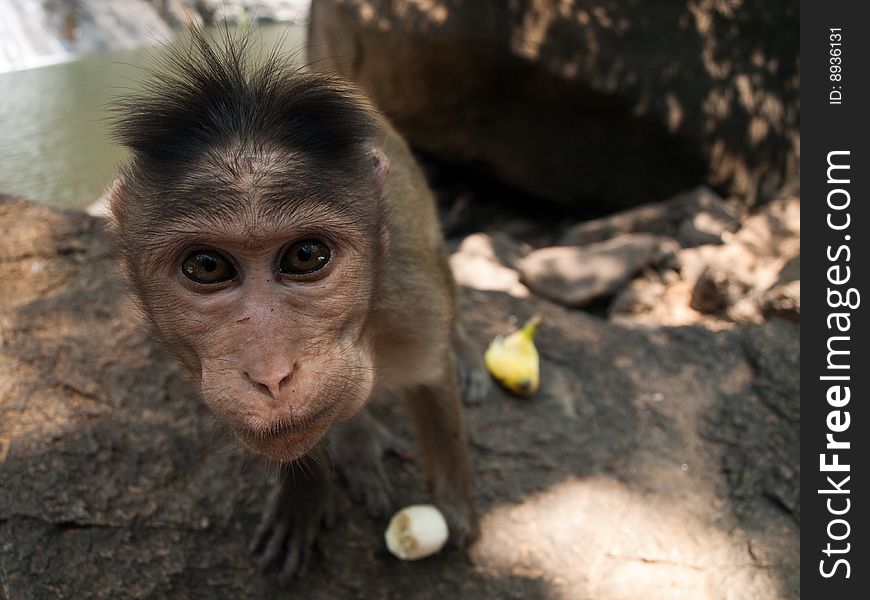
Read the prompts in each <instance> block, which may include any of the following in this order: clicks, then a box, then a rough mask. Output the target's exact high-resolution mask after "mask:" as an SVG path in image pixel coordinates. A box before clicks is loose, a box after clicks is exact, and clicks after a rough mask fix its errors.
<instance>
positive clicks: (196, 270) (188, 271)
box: [181, 250, 238, 284]
mask: <svg viewBox="0 0 870 600" xmlns="http://www.w3.org/2000/svg"><path fill="white" fill-rule="evenodd" d="M181 272H182V273H184V275H185V276H186V277H187V278H188V279H190V280H191V281H195V282H196V283H206V284H209V283H223V282H225V281H230V280H231V279H235V278H236V275H238V273H237V272H236V268H235V267H234V266H233V263H231V262H230V261H229V259H227V257H225V256H224V255H223V254H221V253H220V252H217V251H215V250H194V251H193V252H191V253H190V254H188V255H187V258H185V259H184V262H183V263H181Z"/></svg>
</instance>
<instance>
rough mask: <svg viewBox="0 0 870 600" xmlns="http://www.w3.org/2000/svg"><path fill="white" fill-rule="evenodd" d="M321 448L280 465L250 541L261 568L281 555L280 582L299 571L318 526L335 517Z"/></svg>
mask: <svg viewBox="0 0 870 600" xmlns="http://www.w3.org/2000/svg"><path fill="white" fill-rule="evenodd" d="M328 464H329V463H328V460H327V458H326V456H325V453H324V452H323V450H322V449H321V448H317V449H315V450H314V451H312V452H311V453H310V454H309V455H307V456H304V457H303V458H301V459H299V460H298V461H296V462H294V463H290V464H285V465H281V467H280V472H279V477H278V483H277V484H276V485H275V489H274V490H273V492H272V494H271V496H270V497H269V501H268V505H267V509H266V512H265V513H264V514H263V518H262V520H261V521H260V525H259V526H258V527H257V531H256V533H255V534H254V539H253V541H252V542H251V552H253V553H258V552H261V554H260V558H259V559H258V561H257V564H258V567H259V568H260V570H261V571H264V570H266V569H267V568H268V567H269V565H271V564H272V563H273V562H275V561H276V560H279V559H281V558H282V557H283V563H282V565H281V572H280V574H279V575H278V581H279V583H280V584H281V585H282V586H286V585H288V584H289V583H290V580H291V579H292V578H293V577H294V576H296V575H299V574H301V573H302V572H303V571H304V570H305V568H306V566H307V564H308V561H309V559H310V556H311V551H312V549H313V545H314V540H315V539H316V538H317V534H318V533H319V532H320V529H321V527H323V526H324V525H326V526H327V527H329V526H331V525H332V522H333V521H334V519H335V503H334V498H333V484H332V481H331V473H330V470H329V468H328Z"/></svg>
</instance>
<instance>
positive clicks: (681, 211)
mask: <svg viewBox="0 0 870 600" xmlns="http://www.w3.org/2000/svg"><path fill="white" fill-rule="evenodd" d="M696 221H697V222H696ZM739 227H740V220H739V219H738V216H737V214H736V212H735V211H734V210H733V209H731V208H730V207H729V206H728V205H727V204H726V203H725V202H724V201H723V200H722V198H720V197H719V195H718V194H716V192H714V191H713V190H711V189H710V188H708V187H707V186H700V187H697V188H694V189H691V190H688V191H686V192H682V193H680V194H677V195H676V196H674V197H673V198H671V199H670V200H668V201H666V202H655V203H650V204H645V205H643V206H638V207H635V208H631V209H628V210H623V211H620V212H617V213H614V214H612V215H608V216H606V217H601V218H599V219H592V220H587V221H583V222H581V223H578V224H577V225H574V226H573V227H571V228H569V229H568V231H566V232H565V233H564V234H563V235H562V238H561V241H560V243H561V244H562V245H565V246H574V245H576V246H583V245H585V244H591V243H594V242H603V241H604V240H608V239H610V238H613V237H616V236H618V235H624V234H627V233H654V234H657V235H667V236H671V237H676V238H677V239H678V240H680V241H681V245H682V246H683V247H689V246H699V245H701V244H703V243H719V242H721V236H722V235H723V234H724V233H725V232H726V231H727V232H732V231H736V230H737V229H738V228H739ZM695 232H697V234H699V235H703V234H705V233H707V234H717V233H718V235H719V239H705V240H702V241H698V240H695V239H694V238H693V237H692V236H693V235H694V234H695Z"/></svg>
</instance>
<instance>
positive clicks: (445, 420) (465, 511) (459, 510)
mask: <svg viewBox="0 0 870 600" xmlns="http://www.w3.org/2000/svg"><path fill="white" fill-rule="evenodd" d="M446 363H447V368H446V370H445V374H444V376H443V378H442V379H441V381H440V382H439V383H437V384H427V385H421V386H418V387H416V388H414V389H412V390H410V392H409V394H408V405H409V407H410V410H411V415H412V418H413V421H414V425H415V428H416V430H417V436H418V438H419V441H420V448H421V450H422V452H423V459H424V462H425V465H426V476H427V482H428V485H429V491H430V493H431V494H432V497H433V499H434V500H435V504H436V505H437V506H438V507H439V508H440V509H441V511H442V512H443V513H444V516H445V518H446V519H447V524H448V526H449V529H450V541H451V543H452V544H453V545H454V546H457V547H464V546H467V545H468V544H469V543H471V542H472V541H474V539H475V538H476V537H477V534H478V524H477V515H476V511H475V509H474V502H473V500H472V497H471V480H472V478H471V470H470V466H469V463H468V441H467V439H466V432H465V427H464V425H463V418H462V403H461V399H460V390H459V382H458V376H457V371H456V368H455V357H454V356H453V353H452V352H450V356H449V357H448V358H447V359H446Z"/></svg>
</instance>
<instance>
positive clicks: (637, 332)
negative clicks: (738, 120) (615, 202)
mask: <svg viewBox="0 0 870 600" xmlns="http://www.w3.org/2000/svg"><path fill="white" fill-rule="evenodd" d="M430 175H432V174H431V173H430ZM433 180H435V181H436V183H437V180H438V177H437V173H435V174H434V176H433ZM439 189H441V190H442V193H441V200H442V204H443V208H444V211H443V215H442V216H443V220H444V224H445V229H446V230H447V232H448V234H449V235H450V237H451V245H452V247H453V248H454V250H455V252H454V255H453V257H452V264H453V267H454V270H455V272H456V274H457V279H458V280H459V282H460V283H461V284H462V292H461V303H462V307H463V311H464V313H465V315H466V316H467V320H468V323H469V329H470V332H471V334H472V335H473V337H474V338H475V339H476V340H477V341H478V342H479V343H480V345H481V347H483V346H484V345H485V344H486V343H488V341H489V340H490V339H492V337H493V336H495V335H496V334H502V333H506V332H508V331H511V330H512V329H513V328H514V327H515V325H513V324H512V323H515V322H521V321H523V320H524V319H526V318H528V317H529V316H531V315H532V314H535V313H538V314H541V315H542V316H543V318H544V326H543V328H542V330H541V331H540V333H539V334H538V338H537V343H538V347H539V350H540V352H541V356H542V361H543V365H542V388H541V390H540V391H539V392H538V393H537V394H536V395H535V396H533V397H532V398H530V399H526V400H518V399H515V398H513V397H510V396H509V395H507V394H506V393H504V392H503V391H501V390H500V389H493V390H492V392H491V393H490V394H489V396H488V397H487V399H486V400H485V401H484V402H483V403H481V404H480V405H478V406H473V407H470V408H469V410H468V428H469V436H470V438H471V446H472V461H473V464H474V470H475V472H476V474H477V487H476V492H475V493H476V496H477V500H478V503H479V506H480V509H481V513H482V515H483V532H482V536H481V538H480V540H479V541H478V542H477V543H476V544H475V545H474V546H473V547H472V548H471V550H470V552H469V553H468V555H464V554H460V553H446V554H444V555H441V556H437V557H434V558H431V559H428V560H426V561H423V562H420V563H401V562H399V561H398V560H396V559H394V558H392V557H391V556H390V555H389V554H387V552H386V550H385V548H384V543H383V538H382V532H383V529H384V527H385V523H384V522H374V521H372V520H371V519H369V518H368V517H367V516H366V514H365V512H364V511H363V510H362V509H360V508H359V507H356V506H353V505H352V504H351V503H350V502H349V501H348V500H347V499H341V500H340V504H339V506H340V513H339V515H340V516H339V519H338V523H337V524H336V526H335V528H334V529H333V530H332V531H331V532H330V533H329V534H328V535H326V536H324V537H323V540H322V543H321V545H320V554H321V558H320V560H319V561H318V562H317V564H316V565H314V567H313V568H312V570H311V571H310V572H309V573H308V575H307V577H306V578H305V579H304V580H302V581H300V582H298V583H297V585H296V586H295V587H293V588H292V589H290V590H280V589H279V588H278V587H277V586H276V582H275V574H274V573H267V574H266V575H265V576H263V575H260V574H258V573H257V572H256V569H255V568H254V562H253V560H252V559H251V557H250V555H249V554H248V551H247V549H246V545H247V541H248V538H249V536H250V534H251V531H252V528H253V527H254V526H255V524H256V522H257V519H258V516H259V511H260V508H261V504H262V502H263V501H264V499H265V497H266V494H267V490H268V487H269V473H268V471H267V469H266V468H265V467H264V465H262V464H261V463H260V462H259V461H258V460H256V459H254V458H252V457H251V456H250V455H249V454H247V453H246V452H245V451H243V450H241V449H240V448H238V447H237V446H236V445H235V444H234V443H233V442H232V441H230V440H229V437H228V436H227V435H226V434H225V432H223V431H222V430H221V429H220V427H219V426H218V425H217V424H216V423H215V422H214V421H213V419H212V418H211V417H210V416H209V415H208V414H207V412H206V411H205V409H204V408H203V407H201V406H200V405H199V403H198V402H197V401H196V399H195V398H194V397H193V395H192V393H191V389H190V386H189V385H188V383H187V382H186V381H185V378H184V377H183V375H182V373H181V371H180V370H179V368H178V367H177V366H175V364H174V363H173V361H172V360H171V359H170V358H169V357H168V356H167V355H165V354H164V353H163V352H162V351H161V349H160V348H159V347H158V345H157V344H156V343H154V342H153V341H151V340H150V339H149V338H148V336H147V335H146V334H145V333H144V332H143V330H142V329H141V327H140V325H139V322H138V318H137V316H136V314H135V312H134V310H133V309H132V307H131V306H130V303H129V302H128V300H126V299H125V296H124V294H123V288H122V285H121V283H120V279H119V276H118V274H117V273H116V271H115V268H114V266H113V262H112V257H111V249H110V245H109V243H108V239H107V236H106V234H105V232H104V222H103V221H102V220H101V219H99V218H95V217H91V216H87V215H85V214H82V213H74V212H58V211H55V210H52V209H49V208H46V207H44V206H41V205H38V204H33V203H29V202H25V201H23V200H20V199H14V198H9V197H6V198H3V199H0V231H3V232H4V233H3V235H2V236H0V482H2V484H0V599H2V600H7V599H8V600H23V599H37V598H38V599H42V598H54V597H62V598H77V599H78V598H112V599H115V598H227V599H244V598H279V597H280V598H306V599H318V598H323V599H326V598H421V599H423V598H566V599H567V598H571V599H586V598H588V599H595V600H608V599H614V600H616V599H620V600H634V599H637V600H640V599H650V598H651V599H659V598H661V599H676V598H686V599H692V600H698V599H701V600H704V599H720V598H721V599H738V598H745V599H752V600H767V599H771V600H772V599H778V598H788V599H792V598H795V599H796V598H799V596H800V594H799V566H800V563H799V528H800V497H799V484H800V467H799V447H798V433H799V423H800V412H799V393H800V376H799V364H800V346H799V341H800V325H799V323H798V322H799V319H800V283H799V279H800V277H799V269H800V267H799V261H800V259H799V250H800V229H799V220H800V219H799V217H800V208H799V201H798V200H797V199H789V198H782V199H780V200H778V201H776V202H774V203H772V204H769V205H767V206H765V207H764V208H762V209H761V210H759V211H756V212H754V213H752V214H749V213H747V212H746V211H741V210H739V209H738V208H737V207H735V206H734V205H732V204H729V203H728V202H727V201H724V200H722V199H720V198H718V197H716V196H715V194H713V193H712V192H710V191H709V190H703V189H702V190H693V191H691V192H689V193H687V194H685V195H683V196H681V197H678V198H676V199H674V200H672V201H671V202H670V203H669V204H667V206H666V207H665V209H662V207H661V206H657V205H650V206H645V207H641V208H639V209H632V211H628V212H625V213H620V214H618V215H615V216H609V217H603V218H599V219H594V220H591V221H585V222H584V223H581V224H576V223H575V221H576V217H575V218H574V220H573V221H572V219H569V218H568V217H566V216H564V215H563V216H560V215H556V216H551V217H546V218H545V219H544V218H537V219H530V218H529V214H530V212H532V211H530V210H526V209H523V208H522V206H521V204H522V202H521V201H520V202H519V203H515V206H519V208H516V210H513V209H512V210H508V209H507V208H506V206H507V205H508V204H509V203H508V202H507V201H506V199H504V198H500V199H496V200H504V202H502V203H500V204H499V203H495V204H494V203H487V202H485V201H484V200H487V198H481V197H480V196H481V195H482V194H481V193H480V192H479V191H477V190H476V189H475V188H474V187H473V186H471V187H465V188H461V189H460V188H455V189H447V188H444V187H443V186H442V187H441V188H439ZM487 193H490V194H492V193H494V192H492V191H491V190H490V192H487ZM484 195H485V194H484ZM520 200H521V199H520ZM494 206H497V207H498V208H497V209H495V208H492V207H494ZM486 207H490V208H486ZM589 216H594V215H589ZM480 230H486V233H473V232H477V231H480ZM469 234H470V235H469ZM377 410H378V412H379V414H380V416H381V417H382V418H383V419H384V420H385V422H387V423H389V424H390V425H391V426H392V427H393V428H394V429H395V430H397V431H399V432H401V433H402V434H404V435H405V436H406V437H409V438H410V435H411V433H410V430H409V427H408V425H407V423H406V422H405V419H404V418H403V417H404V415H403V414H402V410H401V407H392V406H380V407H378V408H377ZM390 466H391V467H392V469H393V475H394V480H395V483H396V489H397V494H396V505H397V507H398V506H401V505H406V504H410V503H414V502H419V501H425V500H426V495H425V491H424V486H423V483H422V479H421V476H420V473H419V469H418V467H417V466H416V465H414V464H408V463H403V462H400V461H398V460H396V461H394V462H391V463H390Z"/></svg>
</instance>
